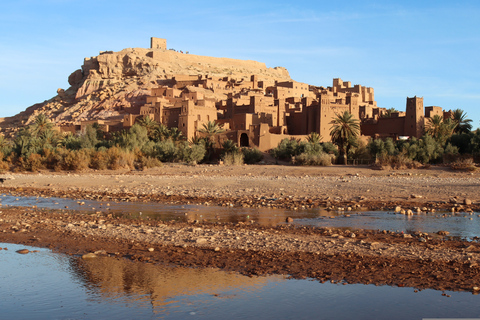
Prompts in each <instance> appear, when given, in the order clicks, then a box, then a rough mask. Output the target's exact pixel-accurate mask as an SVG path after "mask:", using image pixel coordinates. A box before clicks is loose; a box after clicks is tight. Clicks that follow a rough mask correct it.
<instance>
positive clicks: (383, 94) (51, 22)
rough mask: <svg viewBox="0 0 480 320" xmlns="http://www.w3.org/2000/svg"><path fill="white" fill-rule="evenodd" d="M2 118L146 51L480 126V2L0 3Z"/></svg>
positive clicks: (40, 0)
mask: <svg viewBox="0 0 480 320" xmlns="http://www.w3.org/2000/svg"><path fill="white" fill-rule="evenodd" d="M0 30H2V32H1V33H0V39H1V41H0V58H1V59H0V88H1V91H0V93H1V96H0V97H1V98H0V117H7V116H12V115H14V114H17V113H18V112H20V111H23V110H24V109H26V108H27V107H29V106H30V105H32V104H34V103H38V102H42V101H44V100H48V99H50V98H52V97H53V96H54V95H56V90H57V89H58V88H64V89H66V88H67V87H68V82H67V79H68V76H69V75H70V73H71V72H73V71H75V70H76V69H79V68H80V67H81V65H82V64H83V59H84V58H85V57H91V56H96V55H98V53H99V51H103V50H114V51H119V50H121V49H124V48H129V47H143V48H148V47H149V45H150V37H152V36H154V37H159V38H167V41H168V47H169V48H174V49H177V50H183V51H189V52H190V53H191V54H198V55H205V56H214V57H229V58H237V59H248V60H256V61H261V62H265V63H266V64H267V66H268V67H275V66H282V67H285V68H287V69H288V71H289V72H290V75H291V77H292V78H293V79H294V80H296V81H300V82H306V83H309V84H313V85H319V86H320V85H322V86H329V85H331V84H332V79H333V78H342V79H343V80H346V81H351V82H352V84H361V85H365V86H369V87H373V88H374V89H375V99H376V100H377V103H378V105H379V106H380V107H386V108H391V107H394V108H396V109H398V110H402V111H403V110H405V101H406V98H407V96H409V97H413V96H415V95H416V96H420V97H424V104H425V106H430V105H435V106H440V107H443V108H444V109H447V110H449V109H456V108H460V109H463V110H465V112H466V113H467V115H468V117H469V118H470V119H472V120H474V122H473V125H474V128H477V127H479V126H480V77H479V75H478V73H479V71H480V62H479V58H478V57H479V56H480V54H479V52H480V34H479V31H480V1H457V2H455V3H454V2H453V1H441V0H437V1H428V0H427V1H423V0H422V1H408V0H403V1H348V0H344V1H341V2H337V1H302V0H298V1H295V2H293V1H281V0H280V1H279V0H276V1H249V0H246V1H169V2H165V1H158V0H157V1H137V2H132V1H123V0H117V1H98V0H95V1H90V0H83V1H75V0H51V1H45V0H29V1H25V0H16V1H3V2H2V3H1V4H0Z"/></svg>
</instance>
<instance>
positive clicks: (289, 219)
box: [285, 217, 293, 223]
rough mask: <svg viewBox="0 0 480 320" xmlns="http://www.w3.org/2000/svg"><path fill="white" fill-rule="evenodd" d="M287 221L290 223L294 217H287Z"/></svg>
mask: <svg viewBox="0 0 480 320" xmlns="http://www.w3.org/2000/svg"><path fill="white" fill-rule="evenodd" d="M285 221H286V222H288V223H290V222H293V218H292V217H287V219H285Z"/></svg>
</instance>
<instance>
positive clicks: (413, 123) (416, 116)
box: [404, 96, 425, 138]
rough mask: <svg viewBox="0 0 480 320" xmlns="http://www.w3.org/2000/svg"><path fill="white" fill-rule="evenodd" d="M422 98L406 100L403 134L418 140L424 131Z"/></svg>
mask: <svg viewBox="0 0 480 320" xmlns="http://www.w3.org/2000/svg"><path fill="white" fill-rule="evenodd" d="M424 117H425V115H424V112H423V97H422V98H419V97H417V96H415V97H413V98H407V110H406V114H405V127H404V134H405V135H406V136H410V137H416V138H420V137H421V136H422V135H423V131H424Z"/></svg>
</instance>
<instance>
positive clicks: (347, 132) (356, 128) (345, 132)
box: [330, 111, 360, 164]
mask: <svg viewBox="0 0 480 320" xmlns="http://www.w3.org/2000/svg"><path fill="white" fill-rule="evenodd" d="M330 124H331V125H332V128H331V130H330V136H331V138H332V141H333V143H335V144H336V145H337V146H338V149H339V152H340V158H343V163H344V164H347V153H348V149H349V147H350V145H349V141H352V140H351V139H352V138H355V137H357V136H359V135H360V122H359V120H357V119H355V118H354V117H353V115H352V114H351V113H349V112H348V111H345V112H344V113H343V114H338V115H337V116H336V117H335V118H334V119H333V120H332V121H331V122H330Z"/></svg>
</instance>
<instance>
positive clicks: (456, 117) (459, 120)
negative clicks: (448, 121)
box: [452, 109, 472, 133]
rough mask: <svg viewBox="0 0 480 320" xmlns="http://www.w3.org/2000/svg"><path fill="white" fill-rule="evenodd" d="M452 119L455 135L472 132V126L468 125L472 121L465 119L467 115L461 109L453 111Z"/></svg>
mask: <svg viewBox="0 0 480 320" xmlns="http://www.w3.org/2000/svg"><path fill="white" fill-rule="evenodd" d="M452 118H453V121H454V122H455V124H456V127H455V130H454V131H455V133H469V132H470V131H472V124H471V123H470V122H472V120H471V119H466V118H467V113H466V112H465V111H463V110H461V109H455V110H453V115H452Z"/></svg>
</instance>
